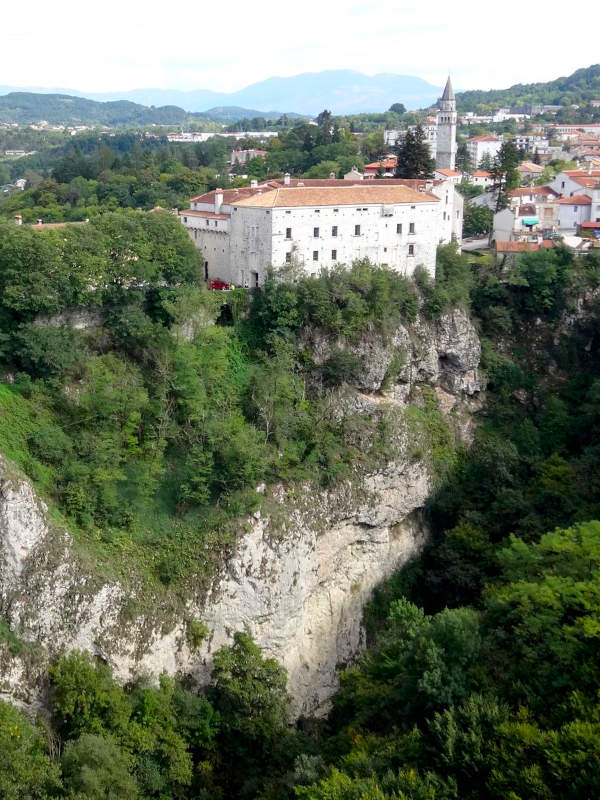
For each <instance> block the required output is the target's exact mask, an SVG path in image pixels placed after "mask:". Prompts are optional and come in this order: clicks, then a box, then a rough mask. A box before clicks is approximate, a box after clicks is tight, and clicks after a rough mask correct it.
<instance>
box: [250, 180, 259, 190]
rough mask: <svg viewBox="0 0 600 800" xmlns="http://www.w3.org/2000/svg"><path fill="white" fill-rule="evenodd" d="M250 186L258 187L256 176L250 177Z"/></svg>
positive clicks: (252, 187)
mask: <svg viewBox="0 0 600 800" xmlns="http://www.w3.org/2000/svg"><path fill="white" fill-rule="evenodd" d="M250 188H251V189H258V180H257V179H256V178H252V180H251V181H250Z"/></svg>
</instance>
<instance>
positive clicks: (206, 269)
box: [204, 261, 208, 281]
mask: <svg viewBox="0 0 600 800" xmlns="http://www.w3.org/2000/svg"><path fill="white" fill-rule="evenodd" d="M204 280H205V281H207V280H208V261H205V262H204Z"/></svg>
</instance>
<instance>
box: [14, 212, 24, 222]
mask: <svg viewBox="0 0 600 800" xmlns="http://www.w3.org/2000/svg"><path fill="white" fill-rule="evenodd" d="M13 219H14V221H15V223H16V224H17V225H22V224H23V217H22V216H21V215H20V214H15V216H14V217H13Z"/></svg>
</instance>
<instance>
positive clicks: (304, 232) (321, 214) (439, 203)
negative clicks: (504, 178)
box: [180, 176, 462, 286]
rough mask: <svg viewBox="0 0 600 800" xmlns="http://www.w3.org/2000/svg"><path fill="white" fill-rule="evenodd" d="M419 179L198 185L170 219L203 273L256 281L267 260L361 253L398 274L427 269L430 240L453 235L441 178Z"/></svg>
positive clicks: (453, 202)
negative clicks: (186, 237)
mask: <svg viewBox="0 0 600 800" xmlns="http://www.w3.org/2000/svg"><path fill="white" fill-rule="evenodd" d="M292 183H293V184H294V185H292ZM427 186H428V187H429V191H428V190H427ZM427 186H426V185H425V182H423V181H401V180H393V179H388V180H386V179H382V180H378V181H372V182H371V181H368V182H364V181H356V182H353V181H348V180H336V179H330V180H323V181H317V180H316V181H308V180H307V181H299V180H294V181H293V182H292V181H291V180H290V179H289V177H287V176H286V179H284V181H283V182H282V181H271V182H268V183H265V184H262V185H260V186H259V185H258V184H257V183H256V182H254V185H253V186H251V187H246V188H242V189H227V190H225V191H223V190H220V189H217V190H215V191H214V192H208V193H206V194H204V195H201V196H199V197H195V198H193V199H192V201H191V208H190V209H189V210H188V211H183V212H182V213H181V215H180V216H181V221H182V223H183V225H184V226H185V227H186V229H187V230H188V233H189V234H190V237H191V238H192V240H193V241H194V243H195V244H196V246H197V247H198V248H199V249H201V250H202V252H203V255H204V275H205V278H206V279H208V278H220V279H221V280H224V281H227V282H229V283H234V284H236V285H241V286H258V285H260V284H261V283H262V282H263V281H264V278H265V275H266V272H267V270H268V268H269V267H270V266H275V267H277V266H282V265H284V264H286V263H292V262H293V263H297V264H300V265H302V266H303V267H304V269H305V270H306V272H308V273H317V272H319V271H320V270H321V269H322V268H324V267H331V266H333V265H335V264H337V263H346V264H349V263H351V262H352V261H353V260H355V259H357V258H365V257H366V258H369V259H370V260H371V261H373V262H374V263H377V264H382V265H386V266H388V267H389V268H390V269H394V270H396V271H398V272H400V273H402V274H404V275H410V274H412V272H413V271H414V269H415V267H416V266H417V265H422V266H424V267H425V268H426V269H427V270H428V271H429V272H430V273H431V274H432V275H433V274H434V272H435V258H436V248H437V245H438V244H439V243H440V242H449V241H450V240H451V239H452V238H453V237H455V238H457V239H458V240H460V235H461V229H462V198H461V197H460V195H459V194H458V192H457V191H456V189H455V187H454V186H453V185H452V184H450V183H448V182H441V181H430V182H429V183H428V184H427Z"/></svg>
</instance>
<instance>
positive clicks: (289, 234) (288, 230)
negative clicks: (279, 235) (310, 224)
mask: <svg viewBox="0 0 600 800" xmlns="http://www.w3.org/2000/svg"><path fill="white" fill-rule="evenodd" d="M285 238H286V239H291V238H292V229H291V228H286V229H285Z"/></svg>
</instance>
